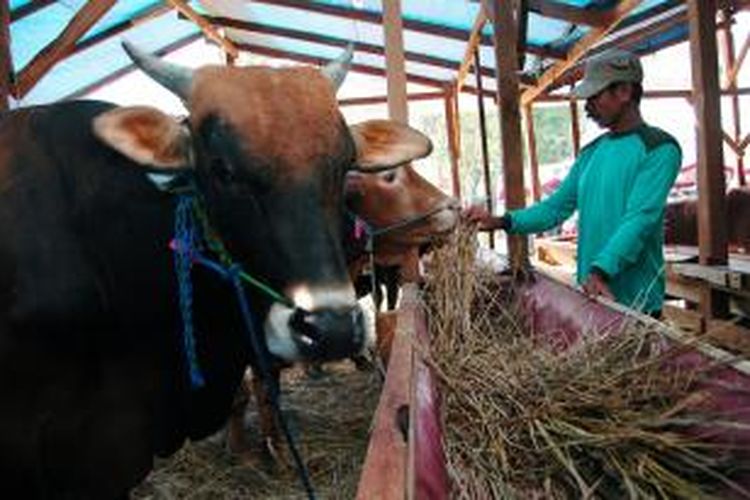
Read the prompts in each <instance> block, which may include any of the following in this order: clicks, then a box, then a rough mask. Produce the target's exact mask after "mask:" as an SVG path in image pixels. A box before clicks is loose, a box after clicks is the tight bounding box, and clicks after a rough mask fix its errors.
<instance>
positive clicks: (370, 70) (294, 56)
mask: <svg viewBox="0 0 750 500" xmlns="http://www.w3.org/2000/svg"><path fill="white" fill-rule="evenodd" d="M237 47H238V48H239V49H240V50H246V51H248V52H251V53H253V54H260V55H264V56H268V57H277V58H281V59H289V60H290V61H297V62H303V63H308V64H314V65H318V66H322V65H324V64H326V63H328V62H329V61H328V60H326V59H323V58H322V57H317V56H311V55H309V54H304V53H301V52H292V51H289V50H281V49H275V48H272V47H266V46H264V45H256V44H253V43H238V44H237ZM350 68H351V71H354V72H355V73H363V74H366V75H374V76H381V77H386V76H387V71H386V70H385V69H383V68H380V67H378V66H371V65H369V64H361V63H352V64H351V66H350ZM405 76H406V79H407V81H409V82H413V83H417V84H419V85H425V86H427V87H434V88H439V89H443V88H445V85H446V84H447V83H448V82H447V81H446V80H438V79H435V78H429V77H426V76H422V75H417V74H414V73H406V74H405Z"/></svg>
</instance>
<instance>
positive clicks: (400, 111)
mask: <svg viewBox="0 0 750 500" xmlns="http://www.w3.org/2000/svg"><path fill="white" fill-rule="evenodd" d="M383 37H384V39H385V67H386V75H387V85H388V116H389V117H390V118H391V119H392V120H396V121H400V122H402V123H409V107H408V103H407V100H406V69H405V68H406V67H405V63H404V25H403V20H402V18H401V0H383Z"/></svg>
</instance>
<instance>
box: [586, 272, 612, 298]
mask: <svg viewBox="0 0 750 500" xmlns="http://www.w3.org/2000/svg"><path fill="white" fill-rule="evenodd" d="M583 292H584V293H585V294H586V295H588V296H589V297H598V296H600V295H602V296H604V297H606V298H608V299H610V300H615V295H614V294H613V293H612V290H610V289H609V285H607V281H606V279H605V278H604V276H603V275H602V273H601V272H598V271H597V270H596V269H594V270H592V271H591V273H590V274H589V277H588V279H587V280H586V282H585V283H584V284H583Z"/></svg>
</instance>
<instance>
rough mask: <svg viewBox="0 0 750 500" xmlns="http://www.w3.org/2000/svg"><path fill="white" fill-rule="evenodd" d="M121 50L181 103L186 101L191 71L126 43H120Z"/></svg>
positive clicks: (188, 93) (191, 75) (191, 77)
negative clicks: (180, 100)
mask: <svg viewBox="0 0 750 500" xmlns="http://www.w3.org/2000/svg"><path fill="white" fill-rule="evenodd" d="M122 48H124V49H125V52H127V53H128V55H129V56H130V58H131V59H132V60H133V62H134V63H135V64H136V66H138V67H139V68H141V69H142V70H143V71H144V73H146V74H147V75H148V76H150V77H151V78H153V79H154V80H156V81H157V82H159V83H160V84H161V85H163V86H164V87H166V88H167V90H169V91H171V92H174V93H175V94H177V95H178V96H179V97H180V98H181V99H182V100H183V101H186V100H187V99H188V97H189V96H190V85H191V82H192V80H193V70H191V69H188V68H184V67H182V66H178V65H176V64H172V63H168V62H166V61H162V60H161V59H159V58H158V57H156V56H153V55H151V54H148V53H147V52H144V51H142V50H141V49H139V48H138V47H136V46H135V45H133V44H132V43H130V42H128V41H123V42H122Z"/></svg>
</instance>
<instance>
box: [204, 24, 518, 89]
mask: <svg viewBox="0 0 750 500" xmlns="http://www.w3.org/2000/svg"><path fill="white" fill-rule="evenodd" d="M204 18H205V19H206V20H208V21H210V22H211V23H212V24H214V25H216V26H222V27H225V28H232V29H238V30H242V31H247V32H249V33H262V34H265V35H272V36H280V37H284V38H291V39H293V40H303V41H306V42H312V43H317V44H321V45H329V46H331V47H346V46H347V45H348V44H349V43H354V50H356V51H357V52H366V53H368V54H374V55H378V56H384V55H385V49H384V48H383V47H382V46H380V45H375V44H372V43H367V42H362V41H354V42H352V41H351V40H348V39H346V38H338V37H332V36H328V35H320V34H316V33H310V32H308V31H303V30H296V29H291V28H282V27H279V26H271V25H268V24H262V23H258V22H254V21H243V20H240V19H233V18H227V17H211V16H204ZM404 58H405V59H406V60H407V61H410V62H416V63H420V64H426V65H428V66H437V67H440V68H446V69H450V70H455V69H456V68H457V67H458V64H459V63H458V62H456V61H454V60H451V59H444V58H442V57H435V56H431V55H428V54H422V53H419V52H410V51H404ZM482 74H483V75H485V76H489V77H494V76H495V73H494V71H493V70H492V69H491V68H486V67H484V68H482ZM527 82H529V83H530V80H527Z"/></svg>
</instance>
